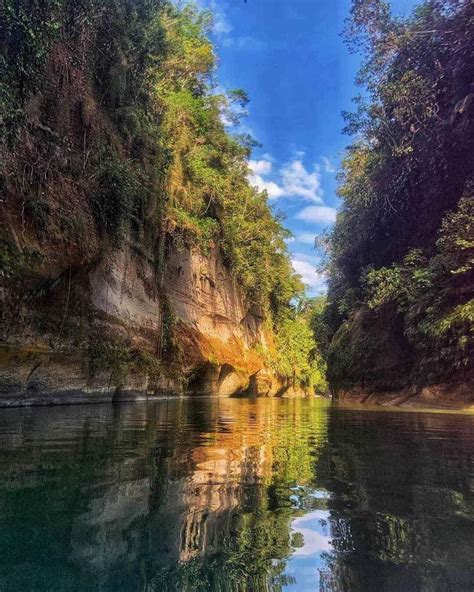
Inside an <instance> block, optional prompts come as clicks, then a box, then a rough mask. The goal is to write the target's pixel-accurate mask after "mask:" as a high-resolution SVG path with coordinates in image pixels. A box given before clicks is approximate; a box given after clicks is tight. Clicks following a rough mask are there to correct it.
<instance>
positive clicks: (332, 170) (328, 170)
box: [321, 156, 336, 173]
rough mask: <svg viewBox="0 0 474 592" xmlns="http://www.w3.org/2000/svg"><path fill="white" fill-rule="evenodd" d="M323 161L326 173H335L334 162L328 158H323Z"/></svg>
mask: <svg viewBox="0 0 474 592" xmlns="http://www.w3.org/2000/svg"><path fill="white" fill-rule="evenodd" d="M321 160H322V161H323V166H324V170H325V171H326V173H335V172H336V169H335V167H334V165H333V164H332V162H331V161H330V160H329V158H328V157H327V156H321Z"/></svg>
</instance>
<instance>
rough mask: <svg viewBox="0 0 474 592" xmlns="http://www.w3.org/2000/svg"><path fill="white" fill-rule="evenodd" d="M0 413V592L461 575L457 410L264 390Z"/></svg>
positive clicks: (425, 580) (464, 430) (459, 583)
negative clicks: (263, 396) (379, 405)
mask: <svg viewBox="0 0 474 592" xmlns="http://www.w3.org/2000/svg"><path fill="white" fill-rule="evenodd" d="M0 416H1V417H0V419H1V421H0V426H1V427H0V446H1V449H2V451H3V452H4V454H3V455H2V456H1V460H0V590H54V591H56V590H67V591H70V590H81V591H84V590H100V591H105V592H108V591H112V590H113V591H121V590H124V591H128V590H143V591H147V592H151V591H156V592H161V591H164V592H166V591H168V590H170V591H171V590H173V591H175V590H176V591H183V592H186V591H189V592H194V591H205V590H209V591H239V592H240V591H243V592H246V591H249V592H250V591H256V592H260V591H261V592H266V591H272V592H277V591H279V590H297V591H298V592H304V591H306V590H312V591H313V590H318V589H319V590H331V591H335V592H338V591H346V590H347V591H358V590H361V591H365V590H369V591H370V590H374V591H375V590H377V591H379V590H384V591H385V590H394V591H395V590H400V591H410V590H426V591H431V590H435V591H437V590H440V591H441V590H443V591H444V590H470V589H471V588H472V583H473V569H472V568H473V566H472V559H471V556H470V555H471V553H470V552H471V550H472V548H473V545H472V543H473V542H474V540H473V528H472V525H473V522H472V519H473V506H472V498H470V497H469V492H470V489H469V486H470V481H469V480H470V479H471V483H472V476H473V475H472V458H473V439H472V418H471V417H469V416H461V415H445V414H443V415H441V414H425V413H423V414H421V413H416V414H415V413H378V412H370V411H356V410H343V409H338V408H335V407H331V406H330V405H329V404H328V403H327V402H325V401H307V400H290V401H282V400H272V399H267V400H258V401H247V400H229V399H226V400H216V399H196V400H192V399H187V400H174V401H163V402H159V403H151V404H150V403H148V404H133V405H117V406H113V407H112V406H88V407H68V408H53V409H47V410H46V409H25V410H5V411H0ZM470 463H471V464H470Z"/></svg>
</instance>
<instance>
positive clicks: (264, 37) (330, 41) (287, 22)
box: [198, 0, 417, 295]
mask: <svg viewBox="0 0 474 592" xmlns="http://www.w3.org/2000/svg"><path fill="white" fill-rule="evenodd" d="M416 3H417V2H416V1H415V0H393V1H392V7H393V10H394V12H396V13H397V14H409V12H410V11H411V9H412V8H413V6H414V5H415V4H416ZM198 4H200V5H201V6H204V7H206V8H210V9H211V10H212V12H213V14H214V25H213V31H212V37H213V41H214V42H215V44H216V47H217V54H218V58H219V65H218V72H217V78H218V82H219V86H220V87H223V88H225V89H234V88H242V89H244V90H245V91H246V92H247V94H248V96H249V98H250V103H249V106H248V117H247V118H246V119H245V121H244V122H243V124H242V127H243V131H246V132H249V133H251V134H252V135H253V136H254V138H255V139H256V140H257V141H258V142H259V143H260V144H262V147H261V148H256V149H255V150H254V152H253V154H252V160H251V161H250V166H251V168H252V170H253V172H252V174H251V176H250V181H251V182H252V184H254V185H256V186H257V187H259V188H261V189H266V190H267V192H268V195H269V198H270V203H271V205H272V207H273V208H274V209H275V211H279V212H283V213H284V214H285V216H286V219H285V222H284V225H285V226H286V227H287V228H288V229H289V230H291V232H292V233H293V235H294V236H293V238H292V239H290V240H289V241H288V248H289V250H290V253H291V259H292V263H293V267H294V269H295V271H297V272H298V273H299V274H300V275H301V276H302V278H303V281H304V282H305V283H306V284H307V286H308V292H309V294H310V295H315V294H318V293H322V292H324V291H325V289H326V281H325V278H324V276H323V275H322V274H320V273H318V270H317V267H318V262H319V256H318V254H317V252H316V251H315V249H314V238H315V236H316V235H318V234H320V233H321V232H323V231H324V230H325V229H330V228H331V226H332V224H333V223H334V221H335V217H336V212H337V208H338V206H339V202H338V198H337V196H336V186H337V181H336V173H337V169H338V166H339V163H340V161H341V157H342V155H343V151H344V148H345V147H346V146H347V145H348V144H349V143H350V138H349V137H347V136H345V135H343V134H342V129H343V127H344V121H343V117H342V111H351V110H352V108H353V103H352V100H351V99H352V97H354V96H355V95H356V94H357V92H358V90H357V88H356V87H355V85H354V79H355V76H356V73H357V71H358V69H359V66H360V60H361V56H359V55H354V54H351V53H350V52H349V50H348V48H347V47H346V46H345V44H344V41H343V39H342V38H341V35H340V33H341V32H342V30H343V28H344V19H345V18H346V16H347V15H348V13H349V8H350V0H247V1H245V0H198Z"/></svg>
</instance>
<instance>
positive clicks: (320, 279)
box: [291, 255, 326, 293]
mask: <svg viewBox="0 0 474 592" xmlns="http://www.w3.org/2000/svg"><path fill="white" fill-rule="evenodd" d="M291 264H292V265H293V269H294V270H295V271H296V273H298V274H299V275H300V276H301V279H302V280H303V282H304V283H305V284H306V285H307V286H309V288H310V289H311V291H313V292H316V293H321V292H325V290H326V276H325V275H324V274H322V273H319V272H318V271H317V269H316V266H315V265H313V264H312V263H310V262H309V261H307V260H303V259H302V258H301V256H300V255H295V257H294V259H292V260H291Z"/></svg>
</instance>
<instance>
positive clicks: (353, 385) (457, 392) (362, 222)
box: [326, 0, 474, 406]
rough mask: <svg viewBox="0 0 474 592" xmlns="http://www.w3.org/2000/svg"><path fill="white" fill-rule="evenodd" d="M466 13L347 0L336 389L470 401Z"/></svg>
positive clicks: (437, 5) (472, 244)
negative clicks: (352, 48)
mask: <svg viewBox="0 0 474 592" xmlns="http://www.w3.org/2000/svg"><path fill="white" fill-rule="evenodd" d="M472 18H473V6H472V3H471V2H469V1H465V0H436V1H434V2H423V3H422V4H421V5H420V6H419V7H418V8H417V9H416V10H415V11H414V13H413V15H412V16H411V17H409V18H407V19H400V18H394V17H392V16H391V15H390V11H389V5H388V4H387V3H386V2H383V1H378V0H377V1H375V2H372V1H371V0H363V1H362V2H354V3H353V8H352V20H351V22H350V25H349V31H348V33H349V39H350V41H351V42H353V43H355V44H356V45H357V46H358V47H361V46H362V47H363V48H364V49H365V63H364V66H363V68H362V71H361V73H360V82H361V83H362V84H363V87H364V92H365V98H362V97H359V100H358V104H359V110H358V112H357V113H355V114H351V115H349V116H348V128H347V131H348V132H349V133H351V134H354V135H355V141H354V143H353V145H352V146H351V147H350V148H349V149H348V152H347V154H346V156H345V159H344V161H343V166H342V173H341V176H340V180H341V183H340V188H339V193H340V196H341V198H342V201H343V203H342V207H341V212H340V214H339V216H338V219H337V223H336V226H335V229H334V232H333V233H332V236H331V237H330V255H329V275H330V282H329V295H328V296H329V307H328V309H327V311H326V322H327V325H328V326H329V332H330V333H331V335H332V342H331V344H330V346H329V347H328V351H327V359H328V377H329V380H330V382H331V384H332V389H333V392H334V393H335V394H338V395H339V396H340V397H341V398H343V397H345V398H349V399H350V398H356V399H357V400H361V401H370V402H373V401H382V402H392V403H396V404H400V403H404V404H420V403H423V402H427V403H433V401H435V402H437V403H438V404H440V405H448V406H465V405H468V404H469V403H473V402H474V384H473V376H474V374H473V372H474V369H473V366H472V362H473V359H474V355H473V354H474V340H473V327H474V300H473V297H474V266H473V264H474V259H473V253H474V226H473V214H474V209H473V208H474V205H473V204H474V199H473V198H474V86H473V84H474V83H473V80H474V68H473V64H474V38H473V35H472Z"/></svg>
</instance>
